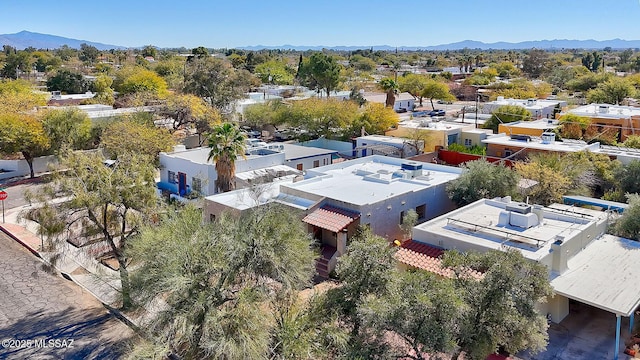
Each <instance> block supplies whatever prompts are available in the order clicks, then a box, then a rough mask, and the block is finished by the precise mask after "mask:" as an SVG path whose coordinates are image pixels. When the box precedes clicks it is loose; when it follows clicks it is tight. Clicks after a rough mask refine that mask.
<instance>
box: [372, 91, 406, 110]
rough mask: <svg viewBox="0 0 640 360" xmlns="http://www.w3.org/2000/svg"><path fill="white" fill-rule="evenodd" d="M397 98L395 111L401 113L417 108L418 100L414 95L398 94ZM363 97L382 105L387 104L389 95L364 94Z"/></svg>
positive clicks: (394, 105)
mask: <svg viewBox="0 0 640 360" xmlns="http://www.w3.org/2000/svg"><path fill="white" fill-rule="evenodd" d="M395 96H396V102H395V103H394V104H393V110H394V111H400V109H405V110H407V111H411V110H413V108H414V107H415V104H416V98H415V97H414V96H413V95H411V94H409V93H408V92H402V93H399V94H396V95H395ZM363 97H364V99H365V100H367V101H368V102H371V103H378V104H382V105H384V104H386V101H387V94H385V93H370V94H364V95H363Z"/></svg>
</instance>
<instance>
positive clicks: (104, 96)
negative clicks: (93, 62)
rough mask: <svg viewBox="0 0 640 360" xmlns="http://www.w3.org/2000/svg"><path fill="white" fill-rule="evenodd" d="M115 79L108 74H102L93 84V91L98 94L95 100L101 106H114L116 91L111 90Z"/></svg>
mask: <svg viewBox="0 0 640 360" xmlns="http://www.w3.org/2000/svg"><path fill="white" fill-rule="evenodd" d="M112 84H113V79H112V78H111V76H109V75H107V74H100V75H98V76H96V79H95V80H94V82H93V90H94V91H95V92H96V96H95V97H94V98H93V100H94V101H95V102H97V103H99V104H107V105H113V103H114V102H115V99H114V91H113V89H112V88H111V85H112Z"/></svg>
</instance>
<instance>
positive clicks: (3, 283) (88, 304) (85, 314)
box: [0, 232, 133, 359]
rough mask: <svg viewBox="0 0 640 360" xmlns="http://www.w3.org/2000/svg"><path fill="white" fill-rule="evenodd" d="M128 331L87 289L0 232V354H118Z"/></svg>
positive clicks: (16, 356) (67, 356) (83, 356)
mask: <svg viewBox="0 0 640 360" xmlns="http://www.w3.org/2000/svg"><path fill="white" fill-rule="evenodd" d="M131 336H133V332H132V331H131V329H129V328H128V327H127V326H125V325H124V324H122V323H121V322H120V321H118V320H117V319H115V318H114V317H113V316H112V315H110V314H109V313H108V312H107V311H106V310H105V309H104V307H103V306H102V304H100V303H99V302H98V301H97V300H95V298H93V297H92V296H91V294H89V293H87V292H86V291H85V290H83V289H82V288H80V287H79V286H77V285H76V284H74V283H72V282H71V281H68V280H65V279H64V278H62V277H61V276H59V275H52V274H50V273H49V272H47V271H45V267H44V264H43V263H42V262H41V261H40V260H39V259H37V258H36V257H35V256H33V255H32V254H31V253H29V252H28V251H27V250H26V249H24V248H23V247H22V246H21V245H19V244H17V243H16V242H15V241H14V240H12V239H10V238H8V237H7V236H6V235H5V234H4V233H1V232H0V341H1V344H0V359H95V358H101V359H118V358H120V357H121V354H122V353H123V352H124V346H126V341H127V339H129V338H130V337H131ZM8 339H13V340H25V341H24V342H22V343H17V342H15V341H11V342H7V340H8ZM26 340H38V343H37V344H36V343H35V342H32V343H31V344H29V343H28V342H27V341H26ZM43 340H44V344H43ZM49 340H52V341H49ZM8 345H13V346H15V345H17V346H23V347H25V346H29V345H31V347H30V348H15V347H14V348H8ZM43 345H50V346H48V347H44V346H43Z"/></svg>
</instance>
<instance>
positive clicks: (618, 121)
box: [567, 104, 640, 142]
mask: <svg viewBox="0 0 640 360" xmlns="http://www.w3.org/2000/svg"><path fill="white" fill-rule="evenodd" d="M567 114H574V115H578V116H584V117H587V118H590V119H591V124H592V125H595V126H598V127H599V128H600V129H601V130H603V129H608V128H615V129H617V131H618V141H620V142H622V141H625V140H626V139H627V137H628V136H629V135H638V134H640V108H638V107H633V106H621V105H609V104H589V105H584V106H580V107H577V108H575V109H571V110H569V111H567Z"/></svg>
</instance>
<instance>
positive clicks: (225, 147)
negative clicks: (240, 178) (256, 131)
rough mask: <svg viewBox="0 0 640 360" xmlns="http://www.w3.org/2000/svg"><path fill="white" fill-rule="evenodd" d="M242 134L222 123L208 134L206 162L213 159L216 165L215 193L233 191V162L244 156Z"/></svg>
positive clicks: (235, 128) (243, 137)
mask: <svg viewBox="0 0 640 360" xmlns="http://www.w3.org/2000/svg"><path fill="white" fill-rule="evenodd" d="M244 140H245V136H244V134H243V133H242V132H241V131H240V129H238V127H236V126H235V125H233V124H231V123H224V124H222V125H218V126H215V127H214V128H213V129H211V134H209V147H210V148H211V150H210V151H209V157H208V158H207V161H209V160H211V159H213V161H214V162H215V164H216V173H218V178H217V179H216V191H217V192H227V191H230V190H233V189H234V187H235V182H234V181H233V178H234V177H235V175H236V165H235V161H236V159H237V158H238V155H242V156H244V150H245V142H244Z"/></svg>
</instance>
